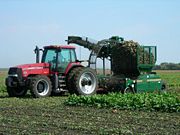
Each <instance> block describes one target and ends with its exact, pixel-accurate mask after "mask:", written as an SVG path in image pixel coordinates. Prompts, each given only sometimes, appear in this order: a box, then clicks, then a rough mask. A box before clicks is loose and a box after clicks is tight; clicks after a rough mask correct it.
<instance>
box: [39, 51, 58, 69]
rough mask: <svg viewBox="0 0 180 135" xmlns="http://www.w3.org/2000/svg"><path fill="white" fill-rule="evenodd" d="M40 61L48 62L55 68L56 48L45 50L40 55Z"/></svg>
mask: <svg viewBox="0 0 180 135" xmlns="http://www.w3.org/2000/svg"><path fill="white" fill-rule="evenodd" d="M42 62H46V63H50V64H51V68H52V69H55V68H56V50H54V49H50V50H45V52H44V54H43V57H42Z"/></svg>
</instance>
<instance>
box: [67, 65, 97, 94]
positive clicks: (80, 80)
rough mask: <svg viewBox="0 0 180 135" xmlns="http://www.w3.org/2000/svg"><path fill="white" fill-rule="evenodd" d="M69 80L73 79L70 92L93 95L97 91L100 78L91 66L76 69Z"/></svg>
mask: <svg viewBox="0 0 180 135" xmlns="http://www.w3.org/2000/svg"><path fill="white" fill-rule="evenodd" d="M69 80H71V81H70V82H71V85H70V87H71V90H70V93H75V94H77V95H93V94H95V93H96V89H97V85H98V80H97V76H96V73H95V71H94V70H93V69H91V68H85V67H79V68H77V69H74V71H72V75H71V77H70V78H69ZM72 89H73V90H72Z"/></svg>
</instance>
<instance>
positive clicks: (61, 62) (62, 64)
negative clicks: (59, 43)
mask: <svg viewBox="0 0 180 135" xmlns="http://www.w3.org/2000/svg"><path fill="white" fill-rule="evenodd" d="M75 61H76V56H75V52H74V49H61V51H60V52H59V53H58V72H60V73H64V72H65V70H66V68H67V66H68V64H69V63H70V62H75Z"/></svg>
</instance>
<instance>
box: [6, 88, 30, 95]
mask: <svg viewBox="0 0 180 135" xmlns="http://www.w3.org/2000/svg"><path fill="white" fill-rule="evenodd" d="M7 93H8V95H9V97H23V96H25V95H26V93H27V89H26V88H25V87H7Z"/></svg>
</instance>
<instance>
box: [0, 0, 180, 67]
mask: <svg viewBox="0 0 180 135" xmlns="http://www.w3.org/2000/svg"><path fill="white" fill-rule="evenodd" d="M71 35H76V36H86V37H89V38H92V39H95V40H102V39H106V38H109V37H111V36H113V35H117V36H121V37H124V39H125V40H134V41H137V42H139V43H140V44H142V45H156V46H157V48H158V60H157V64H159V63H162V62H174V63H180V1H179V0H150V1H147V0H134V1H133V0H0V68H7V67H10V66H15V65H19V64H25V63H34V62H35V54H34V52H33V50H34V48H35V46H36V45H37V46H39V47H40V48H42V47H43V46H47V45H65V44H66V42H65V40H66V39H67V37H68V36H71ZM80 52H81V54H79V53H80ZM88 55H89V51H88V50H87V49H83V48H81V49H80V47H78V46H77V56H78V58H81V59H88Z"/></svg>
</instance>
